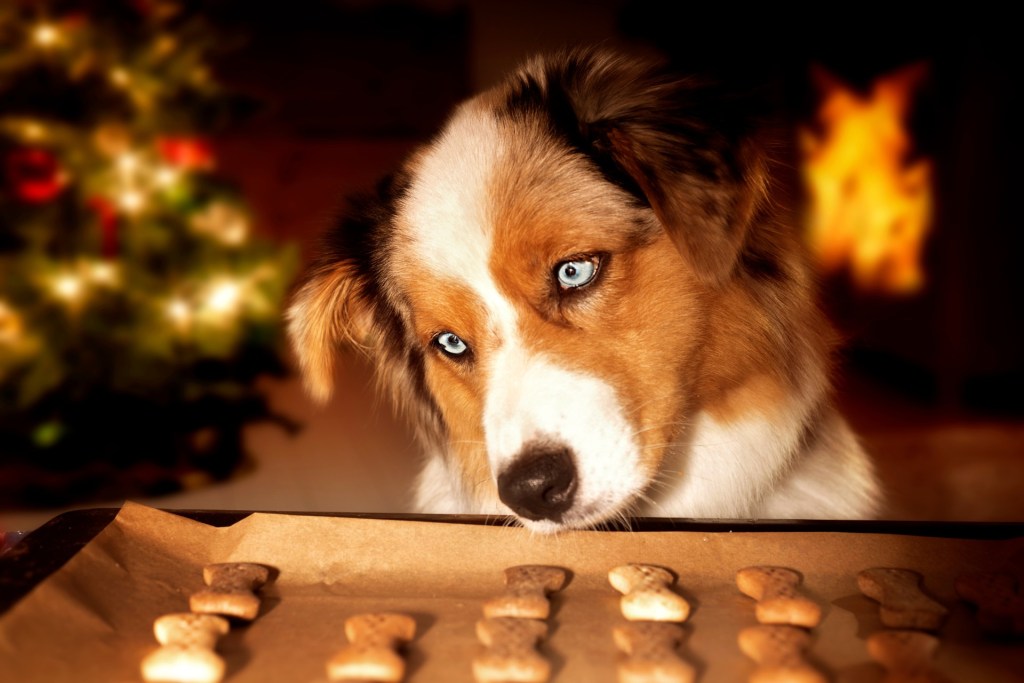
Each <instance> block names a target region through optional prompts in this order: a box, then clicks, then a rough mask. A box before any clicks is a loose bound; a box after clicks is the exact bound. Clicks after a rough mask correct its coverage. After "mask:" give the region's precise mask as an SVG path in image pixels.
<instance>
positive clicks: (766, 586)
mask: <svg viewBox="0 0 1024 683" xmlns="http://www.w3.org/2000/svg"><path fill="white" fill-rule="evenodd" d="M800 580H801V579H800V575H799V574H798V573H797V572H795V571H793V570H792V569H787V568H785V567H770V566H755V567H746V568H744V569H741V570H739V571H738V572H736V586H737V587H738V588H739V589H740V592H741V593H743V594H744V595H746V596H748V597H751V598H753V599H754V600H756V601H757V604H756V605H755V607H754V618H755V619H757V622H758V625H757V626H748V627H746V628H743V629H741V630H740V632H739V636H738V641H739V647H740V650H742V651H743V653H744V654H745V655H747V656H748V657H750V658H751V659H753V660H754V661H755V662H756V663H757V668H756V669H755V670H754V673H753V674H752V675H751V678H750V680H751V681H778V682H779V683H783V682H785V683H825V681H826V678H825V675H824V674H822V673H821V672H820V671H818V670H817V669H816V668H815V667H814V666H813V665H812V664H811V663H810V662H809V661H808V660H807V658H806V652H807V650H808V649H809V648H810V645H811V630H812V629H814V628H816V627H817V626H818V624H819V623H820V622H821V607H820V606H819V605H818V603H816V602H815V601H814V600H811V599H810V598H809V597H807V596H806V595H804V594H803V593H802V592H801V590H800Z"/></svg>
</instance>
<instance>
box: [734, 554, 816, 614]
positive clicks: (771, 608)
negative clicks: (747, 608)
mask: <svg viewBox="0 0 1024 683" xmlns="http://www.w3.org/2000/svg"><path fill="white" fill-rule="evenodd" d="M736 585H737V586H738V587H739V589H740V592H742V593H743V594H744V595H746V596H749V597H751V598H753V599H754V600H757V606H756V607H755V608H754V616H755V617H756V618H757V620H758V621H759V622H760V623H762V624H790V625H792V626H806V627H807V628H814V627H815V626H817V625H818V622H820V621H821V607H820V606H819V605H818V603H816V602H814V601H813V600H811V599H810V598H808V597H806V596H805V595H803V594H801V593H800V592H799V590H798V588H797V587H798V586H799V585H800V575H799V574H798V573H796V572H795V571H793V570H792V569H786V568H785V567H746V568H745V569H741V570H739V571H738V572H736Z"/></svg>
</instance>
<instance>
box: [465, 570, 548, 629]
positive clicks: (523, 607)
mask: <svg viewBox="0 0 1024 683" xmlns="http://www.w3.org/2000/svg"><path fill="white" fill-rule="evenodd" d="M564 585H565V570H564V569H559V568H558V567H544V566H540V565H520V566H517V567H509V568H508V569H506V570H505V593H504V594H502V595H500V596H498V597H496V598H493V599H491V600H488V601H487V602H486V603H484V616H486V617H520V618H524V619H547V618H548V614H549V612H550V610H551V604H550V602H549V601H548V594H549V593H553V592H554V591H557V590H561V588H562V586H564Z"/></svg>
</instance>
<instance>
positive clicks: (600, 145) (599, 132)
mask: <svg viewBox="0 0 1024 683" xmlns="http://www.w3.org/2000/svg"><path fill="white" fill-rule="evenodd" d="M610 71H612V72H614V71H615V69H611V70H610ZM604 76H606V77H607V76H611V77H610V78H608V79H607V80H606V81H605V82H604V83H603V84H602V85H603V86H604V88H603V93H602V94H601V95H600V98H601V100H602V101H601V102H600V104H599V105H597V106H594V105H593V104H590V105H584V106H583V107H582V111H581V110H580V109H577V113H578V114H583V116H582V117H581V120H580V123H581V125H582V126H583V131H582V132H583V135H584V136H585V137H586V138H588V143H589V144H590V145H591V146H592V149H593V150H594V151H595V152H596V153H597V154H598V155H600V156H603V157H605V160H606V161H608V160H610V161H611V164H612V166H613V167H614V168H616V169H617V171H616V172H617V173H620V174H625V178H623V180H625V181H626V184H627V185H632V189H633V191H634V192H638V193H640V194H642V195H643V198H644V199H645V200H646V202H647V203H648V204H649V205H650V206H651V208H652V209H653V211H654V213H655V215H656V216H657V217H658V219H659V221H660V222H661V223H662V225H663V226H664V228H665V230H666V231H667V232H668V234H669V236H670V237H671V238H672V241H673V242H674V243H675V245H676V247H677V248H678V249H679V251H680V253H681V254H682V255H683V256H684V258H686V259H687V260H689V262H690V263H691V265H692V266H693V267H694V269H695V270H696V271H697V273H698V275H699V276H700V277H701V278H702V279H703V280H705V281H706V282H709V283H712V284H717V283H721V282H724V281H725V280H727V279H728V278H729V276H730V275H731V273H732V272H733V270H734V267H735V265H736V262H737V259H738V257H739V254H740V252H741V250H742V248H743V244H744V241H745V238H746V235H747V231H748V229H749V227H750V225H751V223H752V222H753V221H754V220H755V217H756V216H757V213H758V211H760V210H761V209H762V208H763V207H764V206H765V204H766V201H765V200H766V199H767V196H768V185H769V182H770V179H769V171H768V168H769V159H768V156H767V154H766V149H767V147H766V139H768V138H766V137H765V134H766V133H767V132H772V133H774V132H776V130H775V129H773V128H772V127H771V126H768V125H765V120H764V119H763V118H762V116H763V115H764V112H765V108H764V107H763V106H761V102H760V101H759V100H758V99H757V98H755V97H751V95H750V93H749V92H747V91H745V90H743V89H739V88H736V87H734V86H729V87H726V86H724V85H720V84H718V83H717V82H714V83H712V82H710V81H701V80H699V79H696V78H680V77H677V76H674V75H672V72H671V71H670V70H668V69H666V68H665V67H664V66H663V65H660V64H659V65H656V66H650V65H645V64H640V65H637V64H629V65H628V66H626V67H625V68H624V69H623V71H621V72H618V73H615V74H614V75H612V74H609V73H605V74H604ZM596 80H597V81H598V82H600V81H601V80H603V79H602V78H600V77H598V79H596ZM576 104H577V105H578V104H579V103H576ZM587 110H589V113H590V114H597V116H596V117H593V118H589V120H588V117H587V113H585V112H587ZM772 142H773V143H774V140H772ZM606 168H607V166H606Z"/></svg>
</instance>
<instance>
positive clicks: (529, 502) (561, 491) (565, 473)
mask: <svg viewBox="0 0 1024 683" xmlns="http://www.w3.org/2000/svg"><path fill="white" fill-rule="evenodd" d="M575 494H576V466H575V465H574V464H573V461H572V454H571V453H570V451H569V449H568V448H566V447H564V446H553V445H551V444H539V445H533V446H527V447H526V448H525V449H524V450H523V452H522V453H520V454H519V457H518V458H516V461H515V462H514V463H512V465H511V466H510V467H509V468H508V469H506V470H505V471H504V472H502V473H501V474H500V475H499V476H498V497H500V498H501V501H502V502H503V503H505V505H508V506H509V507H510V508H512V510H513V511H514V512H515V513H516V514H517V515H519V516H521V517H525V518H526V519H532V520H538V519H550V520H552V521H554V522H558V521H561V519H562V513H563V512H565V511H566V510H568V509H569V508H570V507H571V506H572V500H573V496H574V495H575Z"/></svg>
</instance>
